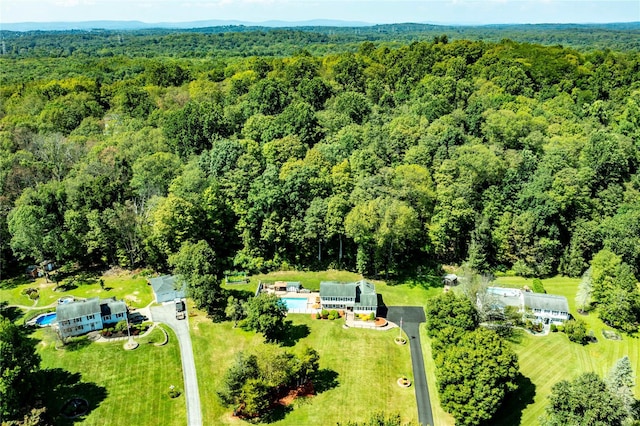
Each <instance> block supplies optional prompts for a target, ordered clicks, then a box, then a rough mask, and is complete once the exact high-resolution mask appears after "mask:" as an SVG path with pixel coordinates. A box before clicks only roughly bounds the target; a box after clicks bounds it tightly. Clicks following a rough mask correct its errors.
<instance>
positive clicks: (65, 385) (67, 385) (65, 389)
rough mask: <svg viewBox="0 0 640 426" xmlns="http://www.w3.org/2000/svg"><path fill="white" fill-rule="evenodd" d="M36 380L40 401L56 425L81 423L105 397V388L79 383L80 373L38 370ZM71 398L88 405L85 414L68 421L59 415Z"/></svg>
mask: <svg viewBox="0 0 640 426" xmlns="http://www.w3.org/2000/svg"><path fill="white" fill-rule="evenodd" d="M38 376H39V377H38V380H39V383H40V385H41V386H42V389H43V392H42V400H43V403H44V405H45V406H46V407H47V413H48V415H49V417H51V418H52V419H54V424H56V425H63V426H64V425H72V424H74V423H76V422H82V421H83V420H84V419H85V417H86V416H87V415H88V414H90V413H91V411H93V410H94V409H95V408H97V407H98V406H99V405H100V404H101V403H102V401H104V400H105V399H106V397H107V390H106V388H104V387H102V386H99V385H97V384H95V383H90V382H83V381H81V379H82V376H81V375H80V373H71V372H69V371H66V370H63V369H62V368H51V369H46V370H40V371H39V372H38ZM72 398H81V399H84V400H86V401H87V402H88V403H89V409H88V411H87V412H86V413H84V414H82V415H80V416H78V417H75V418H72V419H69V418H67V417H65V416H63V415H62V414H61V410H62V408H63V407H64V405H65V404H66V403H67V401H69V400H70V399H72Z"/></svg>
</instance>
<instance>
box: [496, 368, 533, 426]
mask: <svg viewBox="0 0 640 426" xmlns="http://www.w3.org/2000/svg"><path fill="white" fill-rule="evenodd" d="M516 383H517V384H518V389H517V390H516V391H515V392H511V393H509V394H507V396H506V397H505V399H504V402H503V403H502V405H501V406H500V408H499V409H498V411H497V412H496V414H495V415H494V416H493V419H491V421H490V422H489V423H490V424H491V425H496V426H509V425H519V424H522V412H523V411H524V410H525V408H527V406H528V405H531V404H533V399H534V397H535V396H536V385H534V384H533V382H532V381H531V380H530V379H529V378H528V377H525V376H523V375H522V374H518V377H516Z"/></svg>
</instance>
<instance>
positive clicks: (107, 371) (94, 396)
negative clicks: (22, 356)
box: [34, 328, 187, 426]
mask: <svg viewBox="0 0 640 426" xmlns="http://www.w3.org/2000/svg"><path fill="white" fill-rule="evenodd" d="M169 333H170V338H169V342H168V343H167V344H166V345H164V346H154V345H152V344H149V343H147V342H156V341H163V340H164V335H163V334H162V332H161V331H159V330H155V331H154V332H152V334H150V335H149V336H148V337H146V338H139V339H138V341H139V342H140V346H139V347H138V348H137V349H135V350H133V351H125V350H124V349H123V343H124V342H122V341H120V342H114V343H89V342H88V340H87V339H86V338H80V339H77V340H74V341H73V342H72V343H71V344H69V345H68V346H67V347H65V348H64V349H56V348H55V337H54V335H53V332H51V330H50V329H48V328H47V329H41V330H38V331H36V333H35V335H34V337H36V338H39V339H41V342H40V343H39V344H38V353H39V354H40V355H41V357H42V368H47V369H52V370H51V371H50V372H48V373H46V375H45V377H47V378H48V379H49V380H48V381H49V382H51V383H58V384H57V385H56V386H55V387H54V388H52V390H51V393H50V396H51V398H50V400H49V401H48V406H49V407H51V411H50V413H51V414H53V415H56V414H57V413H59V411H60V408H62V405H63V404H64V403H65V401H67V400H68V399H69V398H70V397H72V396H79V397H82V398H85V399H87V400H88V401H89V404H90V408H91V411H90V412H89V413H88V414H87V415H86V416H84V417H83V418H82V419H80V421H81V423H82V424H86V425H105V424H108V425H114V426H115V425H123V426H124V425H126V426H128V425H132V424H137V425H176V426H178V425H180V426H182V425H184V424H185V423H186V421H187V417H186V405H185V400H184V396H183V395H182V396H180V397H178V398H175V399H171V398H170V397H169V396H168V391H169V386H170V385H175V386H176V387H177V388H179V389H184V387H183V382H182V364H181V361H180V351H179V348H178V343H177V341H176V339H175V337H174V336H173V335H172V334H171V332H169ZM65 382H67V383H65ZM78 421H79V420H78V419H75V420H74V421H70V420H66V419H64V418H63V417H61V416H58V417H57V418H56V424H60V425H70V424H73V423H77V422H78Z"/></svg>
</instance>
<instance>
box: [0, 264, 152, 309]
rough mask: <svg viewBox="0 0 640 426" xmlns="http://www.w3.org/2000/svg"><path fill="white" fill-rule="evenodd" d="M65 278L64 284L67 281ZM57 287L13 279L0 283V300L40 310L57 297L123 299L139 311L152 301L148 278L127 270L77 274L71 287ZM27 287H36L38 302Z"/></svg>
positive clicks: (42, 279)
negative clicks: (101, 284)
mask: <svg viewBox="0 0 640 426" xmlns="http://www.w3.org/2000/svg"><path fill="white" fill-rule="evenodd" d="M100 278H102V280H103V282H104V288H102V287H100V281H99V280H100ZM70 280H71V279H70V278H67V279H66V280H65V281H70ZM55 287H56V284H55V283H54V282H52V281H49V282H47V281H46V280H45V279H44V278H38V279H36V280H35V281H31V280H26V279H23V278H14V279H10V280H3V281H0V301H5V302H7V303H8V304H10V305H20V306H28V307H34V308H42V307H45V306H49V305H51V304H53V303H55V302H56V301H57V300H58V299H59V298H60V297H63V296H75V297H79V298H91V297H100V298H103V299H104V298H109V297H115V298H116V299H122V300H125V301H126V302H127V304H128V305H129V306H131V307H134V308H140V307H144V306H146V305H148V304H149V303H151V302H152V301H153V291H152V289H151V286H150V285H148V284H147V279H146V278H145V277H143V276H141V275H135V274H132V273H131V272H128V271H124V270H122V271H118V272H117V273H108V274H105V275H102V276H100V277H98V276H86V275H83V274H78V275H77V278H76V279H75V280H74V281H73V284H72V286H71V288H69V289H68V290H65V291H60V290H59V289H58V290H55V291H54V288H55ZM27 288H37V289H38V292H39V294H40V297H39V299H38V300H37V301H34V300H31V299H29V297H28V296H27V295H26V294H23V291H24V290H25V289H27Z"/></svg>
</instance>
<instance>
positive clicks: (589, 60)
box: [0, 30, 640, 282]
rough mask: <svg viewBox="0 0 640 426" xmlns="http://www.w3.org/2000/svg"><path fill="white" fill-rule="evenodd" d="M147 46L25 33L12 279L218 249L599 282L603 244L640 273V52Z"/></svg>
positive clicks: (8, 60)
mask: <svg viewBox="0 0 640 426" xmlns="http://www.w3.org/2000/svg"><path fill="white" fill-rule="evenodd" d="M603 31H604V30H603ZM142 33H143V34H140V35H135V34H133V33H132V34H130V35H128V36H126V37H124V38H130V39H134V40H135V39H136V37H141V38H140V41H139V42H135V43H134V42H131V43H132V44H131V45H130V46H136V45H139V46H151V47H149V55H148V56H151V57H145V53H144V52H139V53H140V54H139V55H138V56H137V53H136V52H137V51H136V50H135V49H133V50H132V52H126V49H124V51H123V48H121V47H118V46H117V45H113V44H105V46H104V48H103V50H104V51H102V50H93V52H94V53H95V54H88V53H87V54H83V53H82V52H83V51H85V50H86V49H85V50H83V48H82V40H83V39H84V38H85V37H86V39H87V43H88V45H91V43H93V42H95V40H96V39H97V38H99V37H103V36H104V37H109V38H110V39H112V38H114V37H115V38H116V40H117V37H118V36H117V35H116V34H115V33H114V34H111V33H105V35H102V34H98V33H96V34H66V33H61V34H60V39H56V38H54V39H53V40H54V41H55V40H62V39H64V38H65V37H71V39H72V41H69V42H68V43H67V44H66V45H64V44H63V45H62V47H61V48H62V49H63V50H69V51H68V52H67V54H65V55H63V56H66V57H63V58H59V57H57V56H59V55H54V54H44V53H42V52H47V49H44V48H43V49H44V50H42V51H39V52H40V53H38V54H34V55H31V54H28V53H29V50H28V49H27V53H25V54H24V56H25V57H21V56H22V53H23V51H22V49H21V48H17V50H15V48H14V47H11V46H13V45H14V44H12V43H18V41H20V39H21V37H23V38H24V40H27V41H28V40H31V42H30V43H31V44H32V47H33V48H34V49H35V48H36V47H37V46H40V45H43V46H44V45H48V43H51V40H50V38H49V37H48V35H46V34H42V35H41V37H40V36H39V35H38V34H36V33H28V34H26V35H22V36H20V37H17V36H16V37H17V38H16V39H15V40H12V39H10V38H9V37H7V35H6V34H5V43H6V46H7V48H8V50H10V51H12V52H14V53H16V55H14V56H15V57H10V56H6V57H4V58H2V59H0V67H1V68H0V69H1V71H2V72H1V73H0V74H1V75H2V80H3V81H2V85H1V88H0V150H1V154H0V186H1V188H2V190H1V197H0V235H1V239H0V253H1V255H2V257H1V262H2V268H3V269H6V265H7V264H13V265H16V264H17V262H19V261H22V262H23V263H25V262H34V261H36V262H39V261H42V260H44V259H56V260H57V261H59V262H78V263H80V264H85V265H96V264H98V265H107V264H120V265H122V266H125V267H139V266H151V267H153V268H156V269H159V270H162V269H167V268H168V265H169V263H168V259H169V257H170V256H171V255H174V254H176V253H178V252H179V250H180V248H181V246H182V245H183V244H185V243H191V244H194V243H197V242H199V241H205V242H206V243H207V244H208V245H209V246H210V247H211V248H212V249H213V252H214V253H215V256H216V261H217V262H218V263H219V265H218V266H219V270H223V269H234V268H242V269H247V270H250V271H257V270H260V271H264V270H271V269H276V268H286V267H296V268H326V267H342V268H347V269H352V270H357V271H360V272H362V273H364V274H367V275H379V274H388V275H391V276H397V275H398V274H402V273H406V272H410V273H415V272H416V271H420V270H422V271H425V270H427V269H429V268H433V267H436V266H437V265H440V264H450V263H454V264H460V263H463V262H468V263H469V264H470V265H471V266H472V267H473V268H475V269H477V270H479V271H492V270H507V269H511V270H513V271H515V272H516V273H518V274H521V275H525V276H549V275H553V274H557V273H561V274H566V275H570V276H579V275H581V274H582V273H583V272H584V271H585V270H586V269H587V268H588V267H589V265H590V263H591V261H592V259H593V258H594V257H595V256H596V255H597V254H599V253H601V252H603V251H604V253H605V254H606V255H607V256H608V257H606V256H605V255H604V254H601V257H606V259H609V261H610V262H614V263H616V262H617V263H616V264H617V265H618V264H619V265H625V266H624V268H627V269H628V271H627V269H625V271H627V272H628V273H631V276H633V275H634V274H635V275H636V276H637V274H638V272H639V271H640V175H639V174H638V163H639V161H640V157H639V154H638V153H639V152H640V151H639V150H638V144H639V143H640V141H639V136H640V53H638V51H637V50H633V49H632V50H629V51H620V52H615V51H611V50H595V51H581V50H576V49H573V48H569V47H562V46H542V45H537V44H529V43H519V42H515V41H510V40H502V41H498V42H487V41H469V40H452V39H450V38H449V37H448V36H436V37H434V38H429V39H428V40H425V41H415V42H412V43H410V44H405V45H398V46H397V47H389V46H387V45H386V44H384V43H379V44H376V43H373V42H371V41H364V42H361V43H359V44H358V46H357V49H355V50H354V51H349V49H348V48H346V47H345V51H337V50H336V49H334V52H333V53H326V54H312V53H310V52H309V51H308V50H304V49H298V50H297V52H296V53H295V54H291V55H289V56H252V57H248V58H242V57H233V55H230V56H229V57H228V58H221V57H210V56H208V55H207V49H206V46H207V45H206V43H202V42H201V41H199V40H198V38H199V37H208V36H209V35H206V34H202V33H179V34H177V35H176V34H165V35H162V34H157V35H154V34H146V35H145V33H144V32H142ZM630 33H633V31H631V32H630ZM220 34H221V35H214V36H215V37H218V36H220V37H222V38H223V39H224V38H231V37H232V36H231V35H229V34H232V35H233V37H235V39H234V40H244V38H243V37H246V38H247V39H260V38H261V37H265V38H266V40H263V41H255V43H256V44H260V43H262V44H263V45H268V44H270V43H272V42H273V40H274V38H275V39H277V38H278V37H281V38H282V37H284V38H288V39H289V43H290V44H291V45H295V44H296V38H297V37H303V36H305V37H311V35H309V34H310V33H306V32H304V31H299V32H287V31H284V30H278V31H274V32H273V33H271V32H264V33H261V32H257V33H256V32H240V33H220ZM318 34H319V33H318ZM150 37H151V38H154V39H156V40H157V42H151V41H150V39H149V38H150ZM190 37H191V38H193V43H194V44H193V46H191V45H189V44H188V43H186V42H185V40H187V39H189V38H190ZM314 37H315V36H314ZM327 37H328V36H327ZM175 40H180V45H181V47H180V49H175V50H174V47H175V46H176V45H175ZM115 43H116V44H117V42H115ZM136 43H138V44H136ZM636 43H637V39H636ZM65 46H66V47H65ZM154 46H155V47H154ZM345 46H348V43H346V44H345ZM72 48H73V50H74V51H73V52H71V51H70V49H72ZM12 49H13V50H12ZM200 49H203V50H202V52H201V50H200ZM216 49H223V48H222V47H216ZM274 49H275V47H274ZM223 50H224V49H223ZM338 50H339V49H338ZM77 52H79V53H77ZM158 52H163V53H164V55H159V54H158ZM200 52H201V53H200ZM76 53H77V54H76ZM127 53H129V54H127ZM267 54H268V52H267ZM47 55H48V56H47ZM176 55H178V56H181V57H180V58H175V57H170V56H176ZM31 56H35V57H31ZM39 56H42V57H39ZM44 56H47V57H44ZM606 259H605V260H606ZM611 259H613V260H611ZM609 264H610V263H609ZM609 264H608V265H609ZM616 271H617V269H616ZM618 272H619V271H618ZM618 272H615V273H618ZM627 272H625V273H627ZM612 273H614V272H612ZM619 273H622V272H619ZM634 282H635V281H634Z"/></svg>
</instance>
